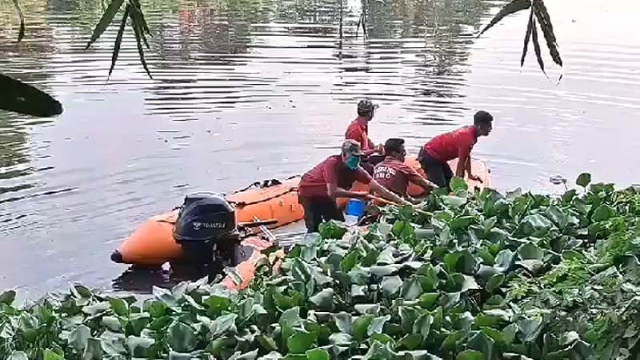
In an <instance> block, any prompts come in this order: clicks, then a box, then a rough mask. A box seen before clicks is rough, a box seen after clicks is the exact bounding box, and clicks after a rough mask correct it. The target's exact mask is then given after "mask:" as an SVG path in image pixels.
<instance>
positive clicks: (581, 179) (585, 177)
mask: <svg viewBox="0 0 640 360" xmlns="http://www.w3.org/2000/svg"><path fill="white" fill-rule="evenodd" d="M589 183H591V174H589V173H582V174H580V175H579V176H578V179H577V180H576V184H577V185H578V186H580V187H583V188H586V187H587V186H589Z"/></svg>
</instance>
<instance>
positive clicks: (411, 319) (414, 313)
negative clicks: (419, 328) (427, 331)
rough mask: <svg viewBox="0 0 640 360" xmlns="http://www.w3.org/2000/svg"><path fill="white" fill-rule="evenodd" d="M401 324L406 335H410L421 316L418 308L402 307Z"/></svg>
mask: <svg viewBox="0 0 640 360" xmlns="http://www.w3.org/2000/svg"><path fill="white" fill-rule="evenodd" d="M399 310H400V324H401V326H402V331H403V332H404V333H406V334H410V333H411V331H412V330H413V324H415V322H416V320H417V319H418V317H419V316H420V313H419V312H418V309H417V308H414V307H409V306H402V307H400V309H399Z"/></svg>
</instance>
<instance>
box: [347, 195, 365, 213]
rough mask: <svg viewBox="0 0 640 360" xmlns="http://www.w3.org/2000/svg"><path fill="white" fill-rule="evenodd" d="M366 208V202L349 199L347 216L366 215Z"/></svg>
mask: <svg viewBox="0 0 640 360" xmlns="http://www.w3.org/2000/svg"><path fill="white" fill-rule="evenodd" d="M365 208H366V203H365V202H364V201H362V200H360V199H349V201H348V202H347V208H346V209H345V214H346V215H352V216H357V217H360V216H362V215H364V211H365Z"/></svg>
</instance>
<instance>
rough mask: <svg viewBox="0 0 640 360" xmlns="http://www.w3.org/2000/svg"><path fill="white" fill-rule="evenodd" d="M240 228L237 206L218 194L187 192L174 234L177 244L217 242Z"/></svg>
mask: <svg viewBox="0 0 640 360" xmlns="http://www.w3.org/2000/svg"><path fill="white" fill-rule="evenodd" d="M236 230H237V224H236V213H235V209H234V208H233V207H232V206H231V205H230V204H229V202H227V200H226V199H225V198H224V197H222V196H220V195H218V194H215V193H207V192H201V193H194V194H190V195H187V196H186V197H185V199H184V203H183V204H182V208H181V210H180V213H179V214H178V220H177V221H176V226H175V230H174V232H173V237H174V238H175V239H176V241H177V242H178V243H186V242H215V241H216V239H222V238H224V237H227V236H229V235H230V234H231V233H233V232H235V231H236Z"/></svg>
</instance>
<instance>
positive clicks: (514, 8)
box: [478, 0, 562, 78]
mask: <svg viewBox="0 0 640 360" xmlns="http://www.w3.org/2000/svg"><path fill="white" fill-rule="evenodd" d="M526 9H531V13H530V15H529V22H528V24H527V31H526V33H525V38H524V46H523V48H522V58H521V59H520V66H523V65H524V60H525V58H526V56H527V49H528V47H529V42H533V48H534V51H535V54H536V59H537V60H538V66H539V67H540V70H542V72H543V73H544V74H545V76H546V75H547V73H546V71H545V66H544V61H543V59H542V51H541V49H540V41H539V39H538V25H539V26H540V30H541V31H542V35H543V36H544V38H545V41H546V43H547V48H548V49H549V54H550V55H551V58H552V59H553V61H554V62H555V63H556V64H558V65H559V66H560V67H562V58H561V57H560V51H559V50H558V44H557V42H556V36H555V34H554V32H553V26H552V24H551V17H550V16H549V12H548V11H547V7H546V6H545V4H544V0H512V1H511V2H510V3H508V4H507V5H505V6H504V7H503V8H502V9H501V10H500V11H499V12H498V14H496V16H494V17H493V19H491V21H490V22H489V24H488V25H487V26H485V28H484V29H483V30H482V31H481V32H480V34H478V37H480V36H481V35H482V34H484V33H485V32H486V31H487V30H489V29H490V28H492V27H493V26H494V25H496V24H497V23H499V22H500V21H501V20H502V19H504V18H505V17H507V16H509V15H512V14H515V13H518V12H520V11H522V10H526ZM560 78H562V76H560Z"/></svg>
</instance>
